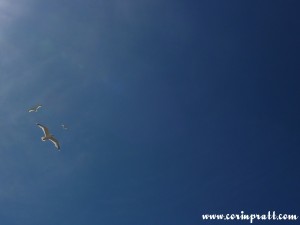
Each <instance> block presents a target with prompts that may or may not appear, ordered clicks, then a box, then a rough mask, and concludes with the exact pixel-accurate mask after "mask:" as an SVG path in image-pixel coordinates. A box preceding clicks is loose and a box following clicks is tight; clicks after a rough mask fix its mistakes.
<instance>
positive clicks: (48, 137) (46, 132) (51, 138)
mask: <svg viewBox="0 0 300 225" xmlns="http://www.w3.org/2000/svg"><path fill="white" fill-rule="evenodd" d="M36 125H38V126H39V127H40V128H41V129H42V130H43V132H44V137H41V139H42V141H46V140H49V141H51V142H52V143H53V144H54V145H55V147H56V148H57V150H60V146H59V142H58V140H56V139H55V138H54V136H53V135H52V134H50V132H49V130H48V128H47V127H45V126H43V125H42V124H40V123H37V124H36Z"/></svg>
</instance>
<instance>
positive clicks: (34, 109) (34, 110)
mask: <svg viewBox="0 0 300 225" xmlns="http://www.w3.org/2000/svg"><path fill="white" fill-rule="evenodd" d="M41 107H42V105H37V106H34V107H32V108H31V109H29V110H28V112H37V111H38V109H39V108H41Z"/></svg>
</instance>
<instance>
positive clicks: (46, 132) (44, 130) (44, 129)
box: [36, 123, 50, 137]
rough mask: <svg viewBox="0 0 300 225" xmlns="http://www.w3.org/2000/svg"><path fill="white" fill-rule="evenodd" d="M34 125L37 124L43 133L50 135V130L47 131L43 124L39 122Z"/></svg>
mask: <svg viewBox="0 0 300 225" xmlns="http://www.w3.org/2000/svg"><path fill="white" fill-rule="evenodd" d="M36 125H38V126H39V127H40V128H41V129H42V130H43V132H44V135H45V136H46V137H47V136H49V135H50V132H49V130H48V128H47V127H45V126H43V125H42V124H40V123H37V124H36Z"/></svg>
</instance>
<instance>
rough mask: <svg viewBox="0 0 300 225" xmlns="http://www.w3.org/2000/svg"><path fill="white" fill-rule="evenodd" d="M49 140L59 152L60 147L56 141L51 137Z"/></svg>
mask: <svg viewBox="0 0 300 225" xmlns="http://www.w3.org/2000/svg"><path fill="white" fill-rule="evenodd" d="M49 140H50V141H51V142H52V143H53V144H54V145H55V147H56V148H57V150H60V145H59V142H58V140H57V139H55V138H54V137H53V136H51V137H50V138H49Z"/></svg>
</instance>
